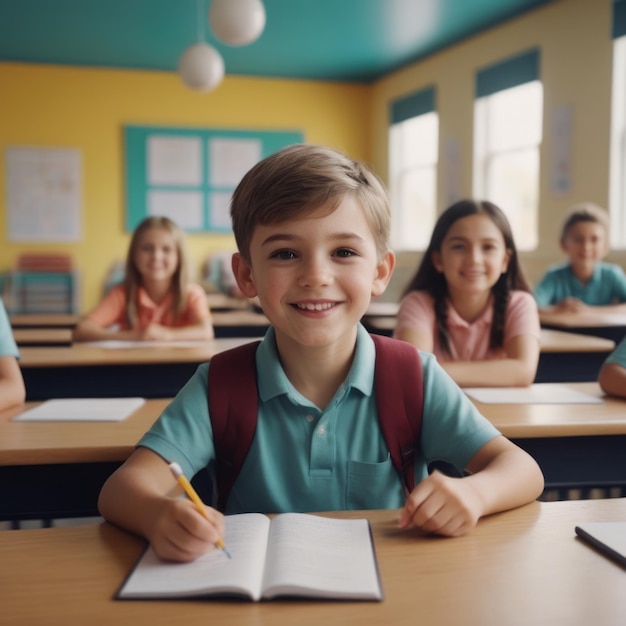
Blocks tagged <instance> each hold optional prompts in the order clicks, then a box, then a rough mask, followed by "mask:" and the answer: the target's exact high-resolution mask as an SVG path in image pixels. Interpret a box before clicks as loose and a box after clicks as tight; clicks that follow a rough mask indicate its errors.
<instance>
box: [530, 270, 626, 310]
mask: <svg viewBox="0 0 626 626" xmlns="http://www.w3.org/2000/svg"><path fill="white" fill-rule="evenodd" d="M534 293H535V299H536V300H537V305H538V306H539V308H543V307H547V306H552V305H554V304H559V302H561V301H562V300H564V299H565V298H578V299H579V300H581V301H582V302H584V303H585V304H589V305H590V306H602V305H606V304H613V303H615V302H626V275H625V274H624V270H623V269H622V268H621V267H620V266H619V265H615V264H614V263H603V262H598V263H596V265H595V268H594V270H593V276H592V277H591V279H590V280H589V282H588V283H587V284H586V285H583V284H582V283H581V282H580V281H579V280H578V278H576V276H574V273H573V272H572V270H571V266H570V265H569V264H565V265H557V266H555V267H551V268H550V269H549V270H548V271H547V272H546V274H545V276H544V277H543V278H542V279H541V281H540V282H539V284H538V285H537V286H536V287H535V290H534Z"/></svg>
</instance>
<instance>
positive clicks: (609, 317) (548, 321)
mask: <svg viewBox="0 0 626 626" xmlns="http://www.w3.org/2000/svg"><path fill="white" fill-rule="evenodd" d="M539 319H540V320H541V323H542V324H545V325H546V326H561V327H563V328H602V327H605V328H608V327H612V326H626V314H616V313H600V312H598V311H590V312H585V313H540V314H539Z"/></svg>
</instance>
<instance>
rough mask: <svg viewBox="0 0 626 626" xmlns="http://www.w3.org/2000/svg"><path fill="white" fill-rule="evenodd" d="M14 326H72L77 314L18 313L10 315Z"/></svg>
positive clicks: (76, 320)
mask: <svg viewBox="0 0 626 626" xmlns="http://www.w3.org/2000/svg"><path fill="white" fill-rule="evenodd" d="M9 319H10V322H11V326H12V327H13V328H14V329H15V328H73V327H74V326H76V323H77V322H78V319H79V316H78V315H75V314H73V313H20V314H15V315H11V316H10V318H9Z"/></svg>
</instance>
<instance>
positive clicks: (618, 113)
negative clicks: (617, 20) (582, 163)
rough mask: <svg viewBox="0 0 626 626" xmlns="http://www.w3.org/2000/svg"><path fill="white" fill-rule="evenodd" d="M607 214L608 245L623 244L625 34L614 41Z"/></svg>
mask: <svg viewBox="0 0 626 626" xmlns="http://www.w3.org/2000/svg"><path fill="white" fill-rule="evenodd" d="M609 177H610V188H609V214H610V218H611V246H612V247H614V248H626V37H619V38H618V39H615V40H614V42H613V93H612V103H611V165H610V175H609Z"/></svg>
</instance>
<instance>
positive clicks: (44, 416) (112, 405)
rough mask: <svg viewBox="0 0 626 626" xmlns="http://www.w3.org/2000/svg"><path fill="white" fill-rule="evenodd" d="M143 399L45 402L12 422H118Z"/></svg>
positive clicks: (143, 400)
mask: <svg viewBox="0 0 626 626" xmlns="http://www.w3.org/2000/svg"><path fill="white" fill-rule="evenodd" d="M144 402H145V399H144V398H63V399H61V398H59V399H55V400H46V401H45V402H42V403H41V404H40V405H39V406H36V407H35V408H33V409H30V410H28V411H25V412H24V413H20V414H19V415H16V416H15V417H14V418H13V421H16V422H121V421H122V420H124V419H126V418H127V417H128V416H129V415H131V413H134V412H135V411H136V410H137V409H138V408H139V407H140V406H141V405H142V404H143V403H144Z"/></svg>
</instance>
